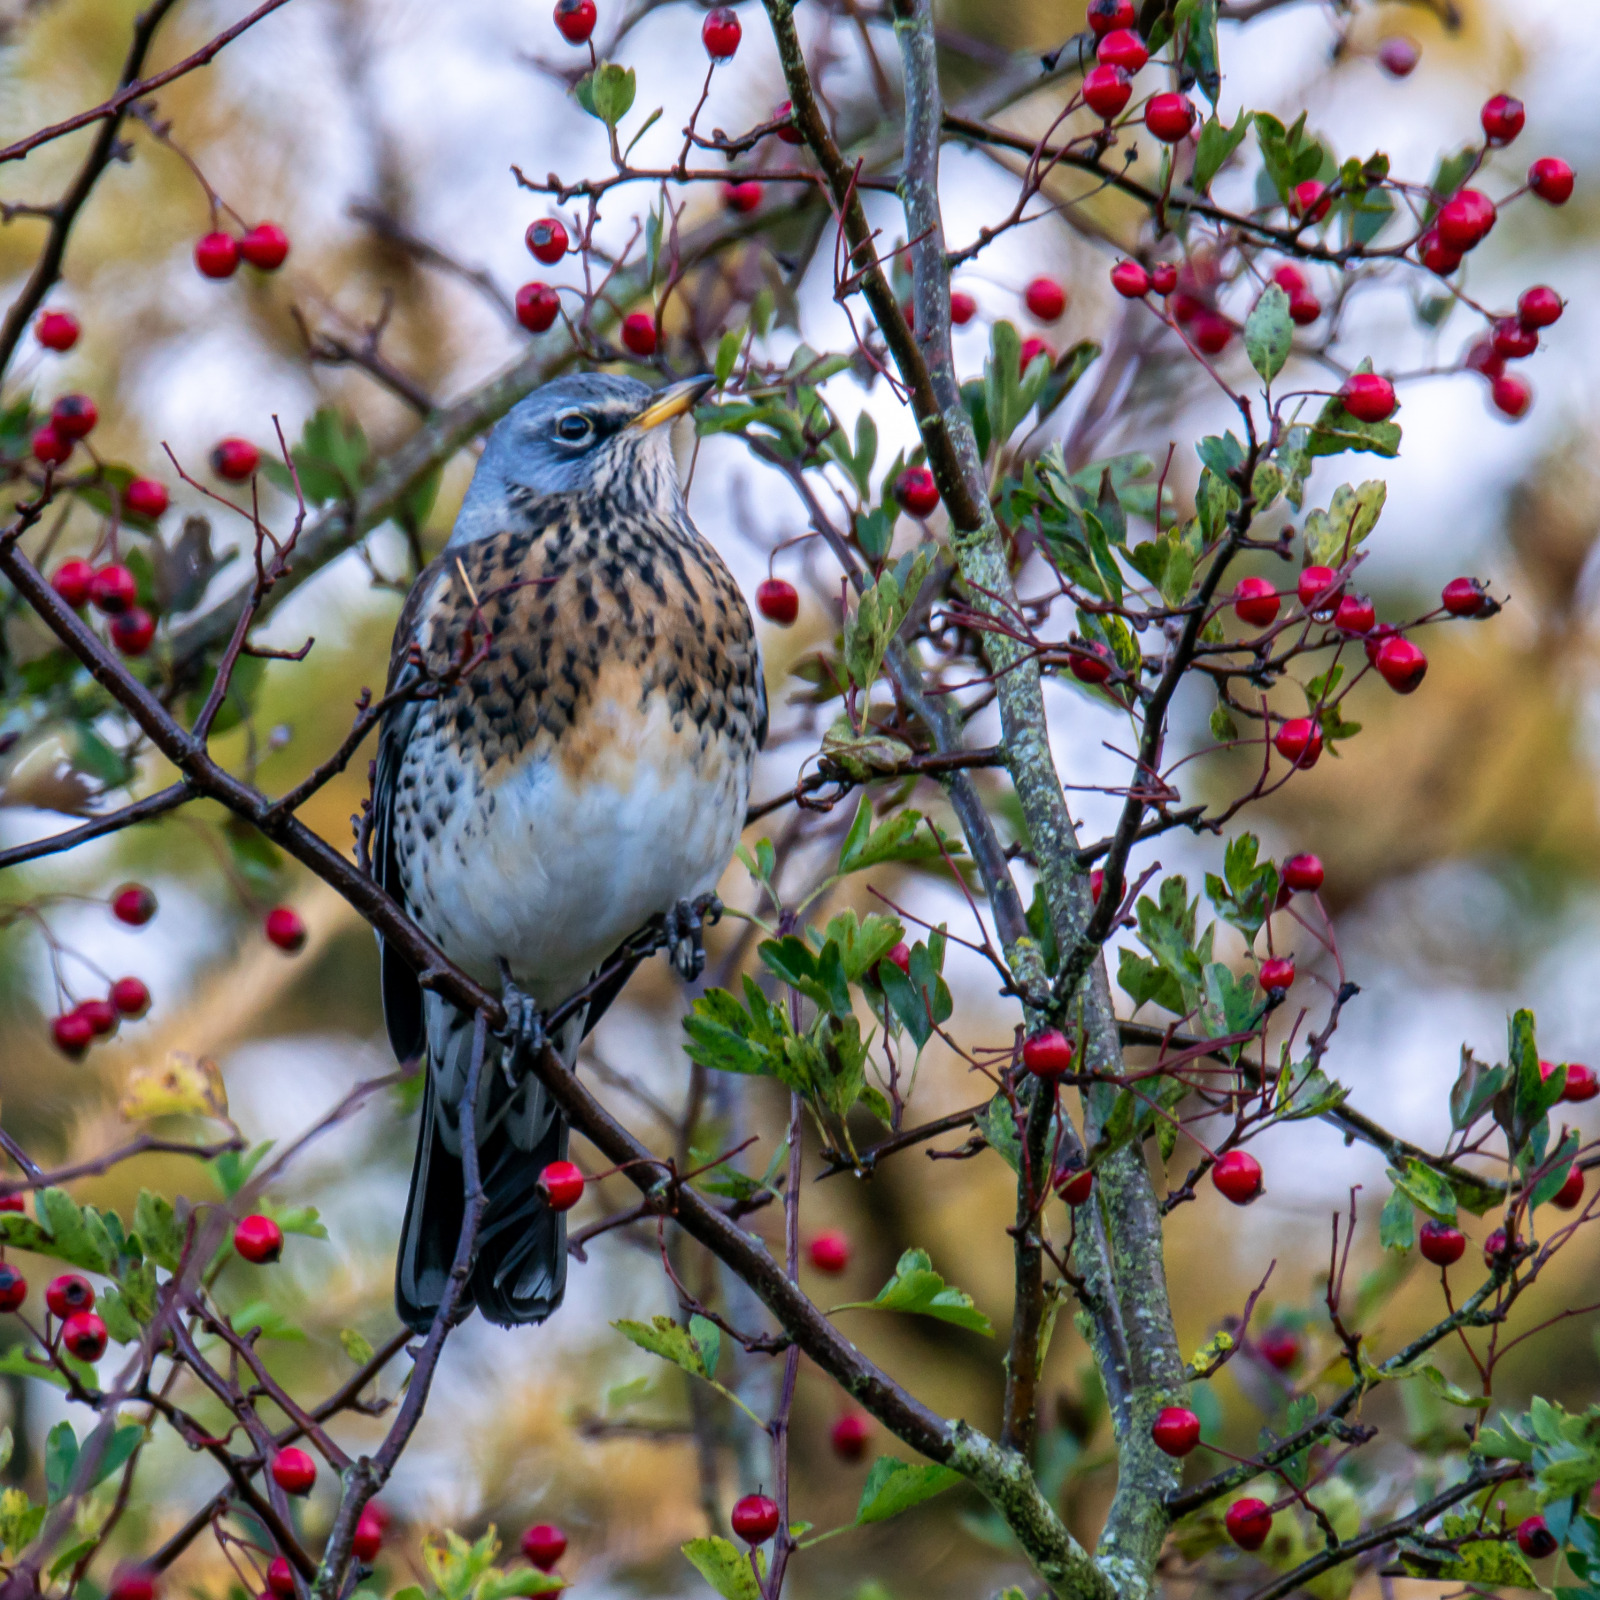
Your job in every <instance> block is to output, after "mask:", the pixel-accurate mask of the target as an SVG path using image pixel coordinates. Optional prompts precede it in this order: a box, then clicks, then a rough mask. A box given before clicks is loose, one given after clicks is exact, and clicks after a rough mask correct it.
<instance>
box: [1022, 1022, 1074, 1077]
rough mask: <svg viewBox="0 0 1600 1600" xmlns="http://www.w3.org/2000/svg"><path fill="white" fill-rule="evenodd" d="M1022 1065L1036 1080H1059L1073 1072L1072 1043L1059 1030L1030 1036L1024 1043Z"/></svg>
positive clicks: (1045, 1031) (1043, 1030)
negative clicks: (1064, 1074)
mask: <svg viewBox="0 0 1600 1600" xmlns="http://www.w3.org/2000/svg"><path fill="white" fill-rule="evenodd" d="M1022 1064H1023V1066H1024V1067H1026V1068H1027V1070H1028V1071H1029V1072H1031V1073H1032V1074H1033V1075H1034V1077H1036V1078H1059V1077H1060V1076H1061V1074H1062V1073H1064V1072H1070V1071H1071V1070H1072V1041H1071V1040H1070V1039H1069V1038H1068V1037H1067V1036H1066V1034H1064V1033H1063V1032H1062V1031H1061V1030H1060V1029H1059V1028H1045V1029H1042V1030H1041V1031H1040V1032H1038V1033H1033V1034H1029V1036H1028V1037H1027V1038H1026V1039H1024V1040H1023V1042H1022Z"/></svg>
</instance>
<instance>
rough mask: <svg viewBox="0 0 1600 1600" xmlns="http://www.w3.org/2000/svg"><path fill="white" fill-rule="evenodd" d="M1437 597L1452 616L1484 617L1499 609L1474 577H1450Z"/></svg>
mask: <svg viewBox="0 0 1600 1600" xmlns="http://www.w3.org/2000/svg"><path fill="white" fill-rule="evenodd" d="M1439 599H1440V601H1441V602H1442V603H1443V605H1444V608H1445V610H1446V611H1448V612H1449V613H1450V615H1451V616H1452V617H1484V616H1489V615H1492V614H1493V613H1494V612H1495V611H1498V610H1499V609H1500V608H1499V607H1498V606H1497V605H1496V604H1495V603H1494V601H1493V600H1491V599H1490V598H1489V596H1488V595H1487V594H1485V593H1484V588H1483V585H1482V584H1481V583H1480V582H1479V581H1478V580H1477V579H1476V578H1452V579H1451V580H1450V581H1449V583H1447V584H1446V585H1445V586H1444V589H1443V590H1442V591H1441V593H1440V595H1439Z"/></svg>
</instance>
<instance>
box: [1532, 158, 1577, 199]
mask: <svg viewBox="0 0 1600 1600" xmlns="http://www.w3.org/2000/svg"><path fill="white" fill-rule="evenodd" d="M1528 187H1529V188H1530V189H1532V190H1533V192H1534V193H1535V194H1536V195H1538V197H1539V198H1540V199H1541V200H1543V201H1545V202H1546V203H1548V204H1549V205H1553V206H1564V205H1565V204H1566V203H1567V201H1569V200H1570V199H1571V198H1572V168H1571V167H1569V166H1568V165H1567V164H1566V162H1565V161H1563V160H1562V159H1561V157H1560V156H1540V157H1539V159H1538V160H1537V161H1535V162H1534V164H1533V165H1532V166H1531V167H1529V168H1528Z"/></svg>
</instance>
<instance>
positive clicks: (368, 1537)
mask: <svg viewBox="0 0 1600 1600" xmlns="http://www.w3.org/2000/svg"><path fill="white" fill-rule="evenodd" d="M590 9H591V10H593V9H594V8H593V7H592V6H591V7H590ZM382 1548H383V1519H382V1518H381V1517H379V1516H377V1515H376V1514H375V1513H374V1512H373V1509H372V1507H371V1506H370V1505H369V1506H367V1507H366V1508H365V1509H364V1510H363V1511H362V1513H361V1515H360V1516H359V1517H358V1518H357V1519H356V1531H355V1532H354V1533H353V1534H352V1535H351V1537H350V1549H351V1551H352V1552H353V1553H354V1555H355V1558H356V1560H358V1561H368V1562H370V1561H374V1560H376V1559H377V1555H378V1552H379V1551H380V1550H381V1549H382Z"/></svg>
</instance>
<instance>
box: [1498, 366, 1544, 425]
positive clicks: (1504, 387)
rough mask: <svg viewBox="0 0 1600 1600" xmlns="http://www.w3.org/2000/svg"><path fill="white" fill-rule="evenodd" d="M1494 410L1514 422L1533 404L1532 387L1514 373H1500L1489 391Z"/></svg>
mask: <svg viewBox="0 0 1600 1600" xmlns="http://www.w3.org/2000/svg"><path fill="white" fill-rule="evenodd" d="M1489 398H1490V399H1491V400H1492V401H1493V402H1494V408H1495V410H1496V411H1498V412H1500V413H1501V414H1502V415H1504V416H1507V417H1510V418H1511V420H1512V421H1513V422H1515V421H1516V420H1517V419H1518V418H1519V417H1520V416H1522V414H1523V413H1524V412H1525V411H1526V410H1527V409H1528V407H1529V406H1531V405H1532V404H1533V387H1532V385H1530V384H1529V382H1528V380H1527V379H1526V378H1519V377H1518V376H1517V375H1516V373H1514V372H1502V373H1501V374H1500V376H1499V377H1498V378H1496V379H1495V380H1494V384H1493V387H1491V389H1490V390H1489Z"/></svg>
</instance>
